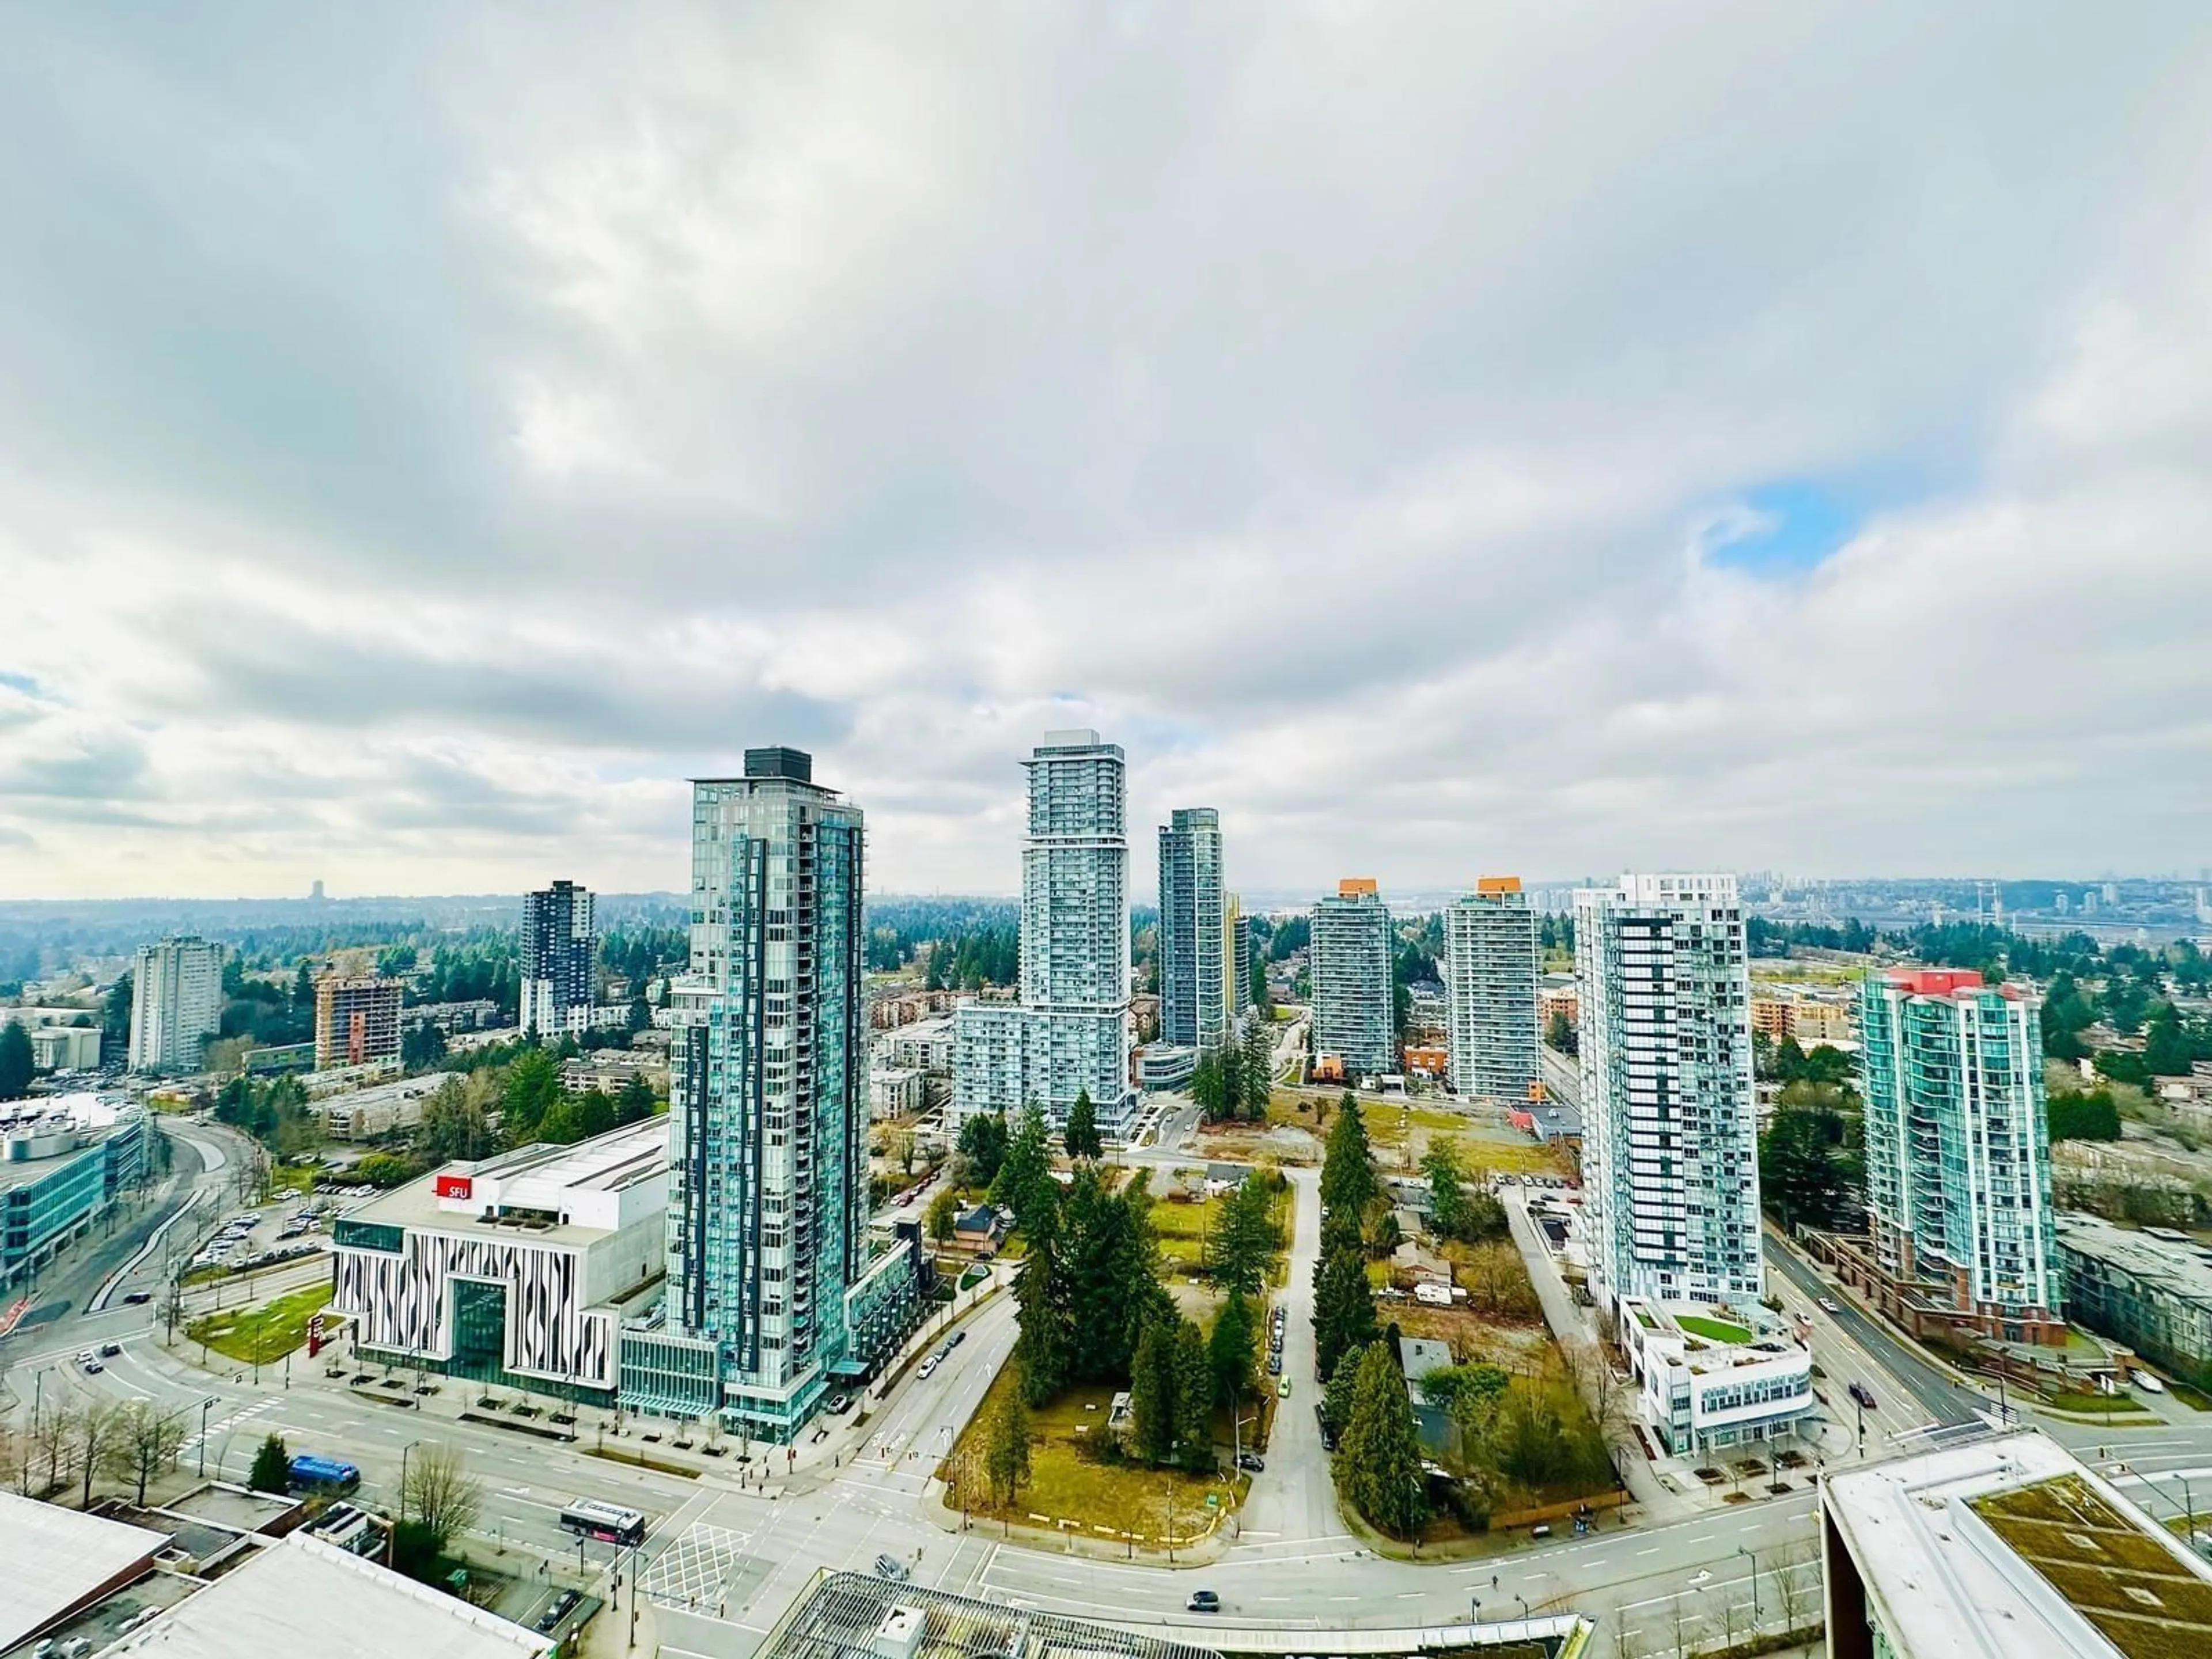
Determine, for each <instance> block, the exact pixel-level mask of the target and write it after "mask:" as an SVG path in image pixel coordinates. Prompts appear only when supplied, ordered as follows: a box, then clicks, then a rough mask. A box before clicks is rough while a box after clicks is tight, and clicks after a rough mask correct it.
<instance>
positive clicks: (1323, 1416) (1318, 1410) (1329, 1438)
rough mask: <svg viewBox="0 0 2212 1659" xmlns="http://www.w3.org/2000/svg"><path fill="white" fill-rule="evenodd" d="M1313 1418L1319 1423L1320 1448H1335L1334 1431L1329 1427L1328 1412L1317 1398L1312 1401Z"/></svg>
mask: <svg viewBox="0 0 2212 1659" xmlns="http://www.w3.org/2000/svg"><path fill="white" fill-rule="evenodd" d="M1314 1420H1315V1421H1316V1423H1319V1424H1320V1425H1321V1448H1322V1450H1323V1451H1334V1450H1335V1449H1336V1431H1335V1430H1334V1429H1333V1428H1331V1427H1329V1425H1328V1412H1326V1411H1324V1410H1323V1409H1322V1402H1321V1401H1318V1400H1316V1401H1314Z"/></svg>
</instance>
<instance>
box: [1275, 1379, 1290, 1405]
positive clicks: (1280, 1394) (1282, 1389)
mask: <svg viewBox="0 0 2212 1659" xmlns="http://www.w3.org/2000/svg"><path fill="white" fill-rule="evenodd" d="M1275 1394H1276V1396H1277V1398H1279V1399H1282V1400H1288V1399H1289V1398H1290V1397H1291V1379H1290V1378H1289V1377H1287V1376H1286V1377H1285V1378H1284V1379H1283V1380H1282V1381H1281V1382H1279V1383H1277V1384H1275Z"/></svg>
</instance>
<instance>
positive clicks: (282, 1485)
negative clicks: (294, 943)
mask: <svg viewBox="0 0 2212 1659" xmlns="http://www.w3.org/2000/svg"><path fill="white" fill-rule="evenodd" d="M301 971H303V972H304V971H305V970H304V969H302V970H301ZM246 1485H247V1486H251V1487H252V1488H253V1490H254V1491H256V1492H288V1491H289V1490H290V1489H291V1485H292V1455H291V1453H290V1452H289V1451H287V1450H286V1449H285V1447H284V1437H283V1436H282V1435H280V1434H272V1435H270V1436H269V1437H267V1438H266V1439H264V1440H263V1441H262V1443H261V1444H260V1446H259V1447H258V1449H256V1450H255V1452H254V1454H253V1469H252V1473H251V1474H248V1475H247V1476H246Z"/></svg>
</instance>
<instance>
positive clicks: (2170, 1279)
mask: <svg viewBox="0 0 2212 1659" xmlns="http://www.w3.org/2000/svg"><path fill="white" fill-rule="evenodd" d="M2056 1237H2057V1246H2058V1267H2059V1272H2060V1273H2061V1275H2062V1276H2063V1278H2064V1279H2065V1281H2066V1308H2067V1312H2068V1313H2069V1316H2071V1317H2072V1318H2073V1320H2074V1321H2075V1323H2077V1324H2080V1325H2082V1326H2086V1327H2087V1328H2088V1329H2090V1330H2093V1331H2094V1332H2096V1333H2097V1334H2099V1335H2100V1336H2106V1337H2110V1338H2111V1339H2112V1340H2113V1341H2115V1342H2121V1343H2124V1344H2126V1345H2127V1346H2129V1347H2130V1348H2132V1349H2133V1350H2134V1351H2135V1352H2137V1353H2139V1354H2141V1355H2142V1356H2143V1358H2146V1359H2148V1360H2151V1361H2153V1362H2154V1364H2160V1365H2163V1366H2166V1368H2167V1369H2168V1370H2172V1371H2174V1372H2175V1373H2177V1374H2178V1375H2179V1376H2183V1377H2185V1378H2187V1379H2188V1380H2190V1381H2191V1382H2193V1383H2198V1384H2200V1385H2212V1249H2207V1248H2206V1247H2205V1246H2203V1245H2202V1244H2199V1243H2197V1242H2196V1241H2195V1240H2193V1239H2191V1238H2189V1237H2188V1236H2187V1235H2185V1234H2181V1235H2170V1236H2169V1235H2164V1231H2163V1230H2161V1234H2160V1235H2159V1236H2154V1235H2153V1234H2150V1233H2148V1232H2137V1231H2133V1230H2131V1229H2129V1228H2125V1227H2116V1226H2114V1225H2112V1223H2111V1222H2109V1221H2106V1220H2104V1219H2103V1218H2100V1217H2098V1216H2093V1215H2076V1214H2071V1213H2069V1214H2066V1215H2062V1216H2060V1217H2059V1218H2058V1221H2057V1228H2056Z"/></svg>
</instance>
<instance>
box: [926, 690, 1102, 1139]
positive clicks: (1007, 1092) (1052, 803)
mask: <svg viewBox="0 0 2212 1659" xmlns="http://www.w3.org/2000/svg"><path fill="white" fill-rule="evenodd" d="M1023 764H1024V766H1025V767H1026V768H1027V769H1029V775H1030V777H1029V794H1030V810H1029V836H1028V838H1027V839H1026V840H1025V841H1024V842H1023V843H1022V985H1021V1001H1020V1002H1019V1003H1018V1004H1007V1003H970V1004H969V1005H967V1006H963V1007H962V1008H961V1009H960V1010H959V1011H958V1012H957V1015H956V1016H955V1024H954V1043H953V1095H952V1103H953V1111H954V1115H956V1116H957V1117H960V1118H963V1119H964V1118H967V1117H970V1116H973V1115H975V1114H976V1113H978V1112H991V1111H1003V1112H1006V1113H1008V1114H1010V1115H1011V1114H1014V1113H1018V1112H1020V1111H1021V1110H1022V1109H1024V1108H1025V1107H1027V1106H1029V1105H1030V1104H1032V1103H1034V1104H1036V1105H1038V1106H1041V1107H1042V1108H1043V1109H1044V1110H1045V1112H1046V1114H1047V1115H1048V1116H1049V1117H1051V1118H1052V1119H1053V1120H1054V1121H1055V1122H1061V1123H1064V1122H1066V1118H1067V1112H1068V1109H1069V1108H1070V1107H1072V1106H1073V1105H1074V1103H1075V1099H1076V1097H1077V1096H1078V1095H1079V1094H1085V1093H1087V1094H1088V1095H1089V1096H1090V1097H1091V1105H1092V1106H1093V1107H1094V1108H1095V1109H1096V1110H1097V1114H1098V1118H1099V1121H1101V1122H1102V1123H1103V1124H1109V1125H1113V1126H1116V1127H1118V1126H1119V1125H1121V1123H1123V1122H1124V1121H1126V1120H1127V1117H1128V1115H1129V1113H1130V1111H1131V1109H1133V1107H1134V1106H1135V1104H1136V1099H1137V1093H1136V1090H1135V1089H1134V1088H1133V1086H1132V1085H1131V1084H1130V1082H1129V841H1128V829H1127V821H1128V819H1127V761H1126V760H1125V759H1124V758H1123V756H1122V753H1121V745H1120V744H1111V743H1102V742H1100V741H1099V738H1098V734H1097V732H1091V731H1071V732H1046V733H1045V737H1044V741H1043V742H1042V743H1041V744H1038V745H1037V746H1036V749H1035V750H1033V751H1031V753H1030V757H1029V759H1028V760H1026V761H1024V763H1023Z"/></svg>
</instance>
